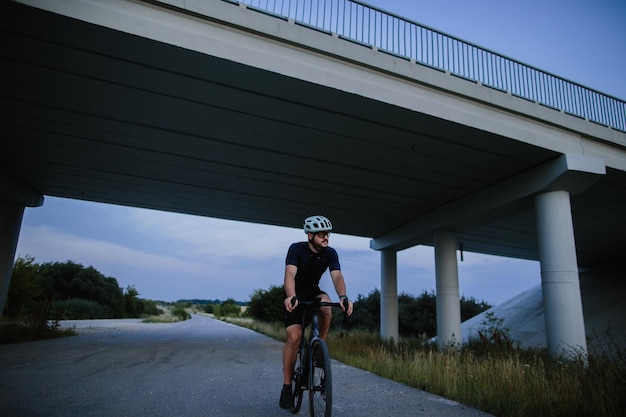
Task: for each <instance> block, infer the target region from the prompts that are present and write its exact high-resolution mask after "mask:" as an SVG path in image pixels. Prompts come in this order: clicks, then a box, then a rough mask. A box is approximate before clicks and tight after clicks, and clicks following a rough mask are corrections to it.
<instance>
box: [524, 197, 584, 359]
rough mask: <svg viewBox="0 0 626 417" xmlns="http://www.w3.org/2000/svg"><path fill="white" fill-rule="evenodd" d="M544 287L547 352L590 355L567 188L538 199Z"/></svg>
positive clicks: (539, 238) (540, 251)
mask: <svg viewBox="0 0 626 417" xmlns="http://www.w3.org/2000/svg"><path fill="white" fill-rule="evenodd" d="M535 211H536V217H537V239H538V242H537V243H538V248H539V261H540V264H541V289H542V293H543V305H544V315H545V321H546V338H547V345H548V351H549V352H550V354H552V355H554V356H566V357H569V358H571V359H576V358H579V357H580V356H583V357H584V358H585V360H586V357H587V342H586V339H585V322H584V318H583V308H582V299H581V295H580V282H579V276H578V261H577V258H576V244H575V241H574V226H573V222H572V211H571V206H570V193H569V192H568V191H549V192H546V193H543V194H539V195H538V196H537V197H536V198H535Z"/></svg>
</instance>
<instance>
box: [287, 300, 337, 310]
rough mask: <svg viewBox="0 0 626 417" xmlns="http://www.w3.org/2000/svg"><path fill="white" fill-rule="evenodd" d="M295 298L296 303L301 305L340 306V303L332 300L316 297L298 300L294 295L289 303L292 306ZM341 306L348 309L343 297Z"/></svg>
mask: <svg viewBox="0 0 626 417" xmlns="http://www.w3.org/2000/svg"><path fill="white" fill-rule="evenodd" d="M296 300H297V301H298V303H300V304H301V305H303V306H312V305H314V306H315V307H339V308H342V305H341V303H333V302H328V301H321V300H320V299H319V298H316V299H315V300H313V301H305V300H298V299H297V298H296V297H291V305H292V306H293V305H294V304H296ZM343 303H344V304H343V308H345V309H346V310H347V309H348V300H347V299H346V298H344V300H343Z"/></svg>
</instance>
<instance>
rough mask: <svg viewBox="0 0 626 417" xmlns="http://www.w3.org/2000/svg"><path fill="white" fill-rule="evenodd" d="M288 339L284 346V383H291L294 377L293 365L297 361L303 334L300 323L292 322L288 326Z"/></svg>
mask: <svg viewBox="0 0 626 417" xmlns="http://www.w3.org/2000/svg"><path fill="white" fill-rule="evenodd" d="M285 330H286V331H287V341H286V342H285V345H284V346H283V375H284V378H285V380H284V384H285V385H291V379H292V378H293V365H294V364H295V363H296V354H297V353H298V347H299V346H300V337H301V336H302V327H301V326H300V325H299V324H292V325H291V326H288V327H287V328H286V329H285Z"/></svg>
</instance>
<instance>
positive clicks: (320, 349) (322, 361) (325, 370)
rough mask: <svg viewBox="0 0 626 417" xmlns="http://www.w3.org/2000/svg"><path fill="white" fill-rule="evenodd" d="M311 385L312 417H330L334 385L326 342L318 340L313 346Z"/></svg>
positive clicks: (310, 404) (310, 403)
mask: <svg viewBox="0 0 626 417" xmlns="http://www.w3.org/2000/svg"><path fill="white" fill-rule="evenodd" d="M310 378H311V384H310V391H309V406H310V407H311V417H330V415H331V412H332V407H333V385H332V376H331V373H330V355H329V354H328V347H327V346H326V342H324V340H322V339H316V340H314V341H313V344H312V345H311V375H310Z"/></svg>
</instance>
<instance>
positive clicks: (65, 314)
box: [52, 298, 115, 320]
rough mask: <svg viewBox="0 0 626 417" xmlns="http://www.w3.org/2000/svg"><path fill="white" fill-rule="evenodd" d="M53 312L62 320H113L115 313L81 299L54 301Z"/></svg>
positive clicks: (103, 306)
mask: <svg viewBox="0 0 626 417" xmlns="http://www.w3.org/2000/svg"><path fill="white" fill-rule="evenodd" d="M52 306H53V307H52V309H53V311H58V312H60V314H61V317H62V318H63V319H64V320H88V319H107V318H113V317H114V314H115V312H114V311H113V309H112V308H111V307H109V306H105V305H102V304H98V303H97V302H95V301H91V300H84V299H82V298H72V299H70V300H60V301H55V302H54V303H53V304H52Z"/></svg>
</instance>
